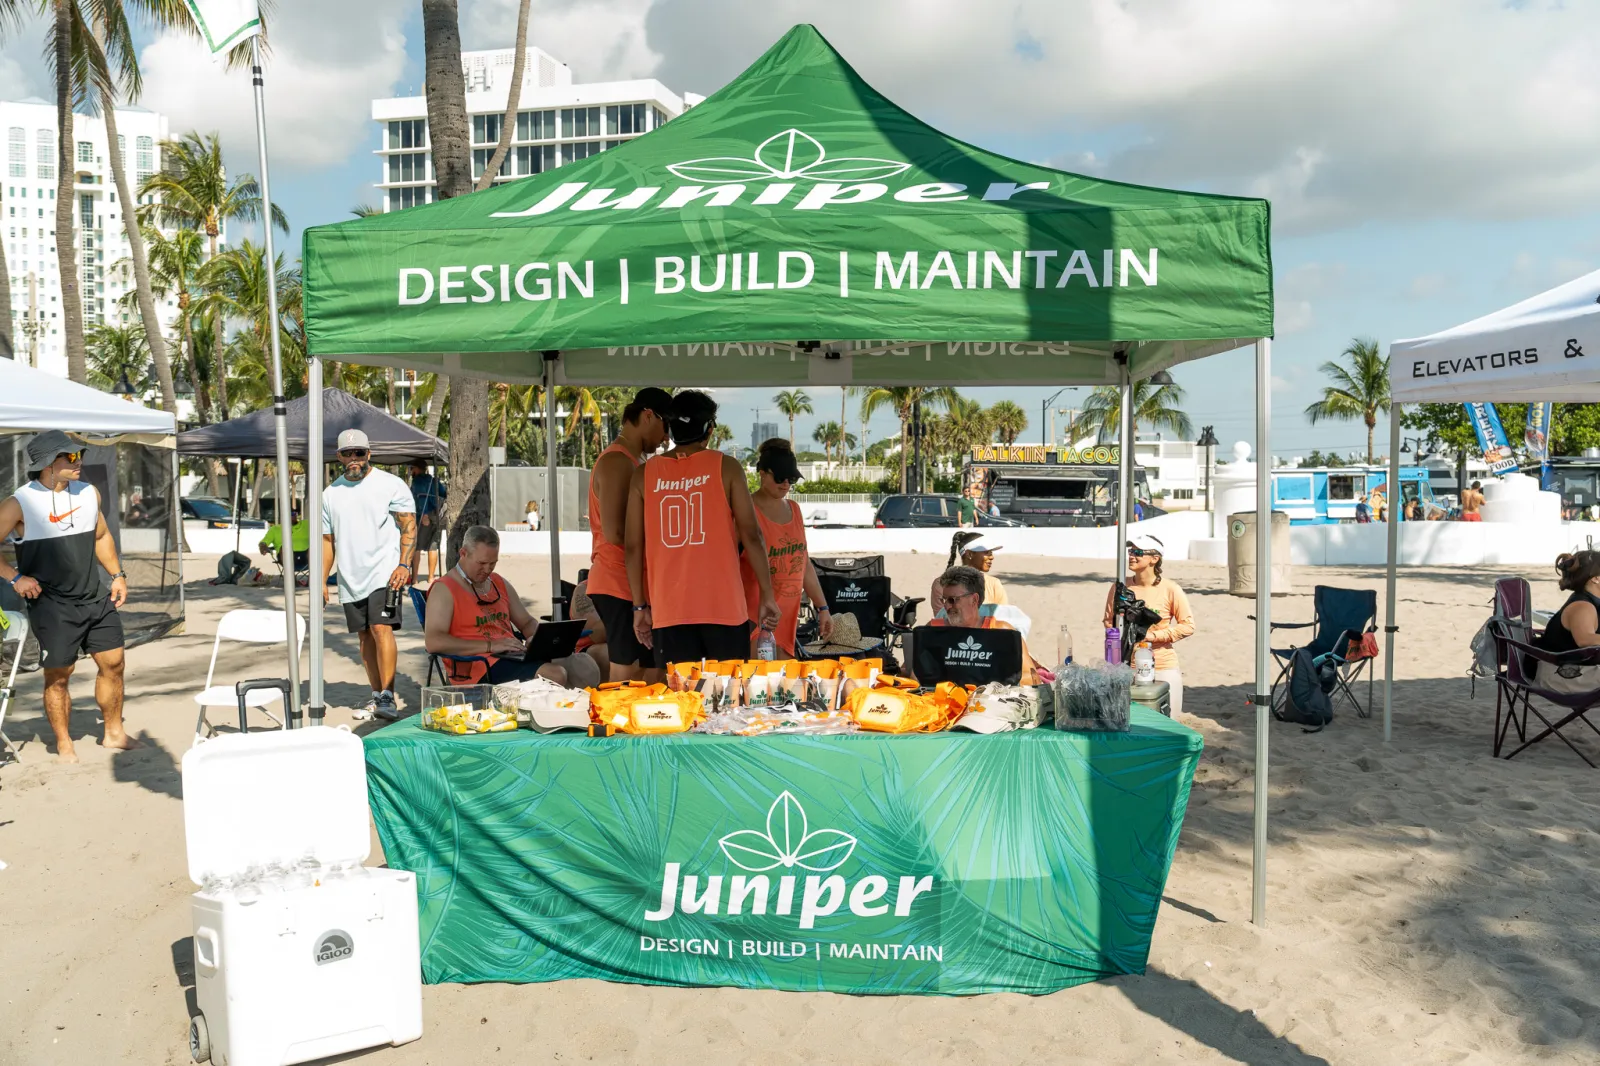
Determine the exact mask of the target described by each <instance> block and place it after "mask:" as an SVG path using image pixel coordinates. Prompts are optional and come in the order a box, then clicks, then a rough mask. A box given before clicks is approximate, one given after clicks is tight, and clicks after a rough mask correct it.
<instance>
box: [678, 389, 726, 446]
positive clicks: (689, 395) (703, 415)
mask: <svg viewBox="0 0 1600 1066" xmlns="http://www.w3.org/2000/svg"><path fill="white" fill-rule="evenodd" d="M716 421H717V401H715V400H713V399H712V398H711V397H709V396H707V395H706V394H705V393H703V392H699V391H697V390H694V389H690V390H688V391H687V392H680V393H678V394H677V395H676V396H674V397H673V398H672V406H671V407H670V408H668V412H667V431H668V432H669V433H671V434H672V440H673V442H674V443H676V444H699V443H700V442H701V441H703V440H705V439H706V438H707V437H709V436H711V427H712V426H713V425H715V424H716Z"/></svg>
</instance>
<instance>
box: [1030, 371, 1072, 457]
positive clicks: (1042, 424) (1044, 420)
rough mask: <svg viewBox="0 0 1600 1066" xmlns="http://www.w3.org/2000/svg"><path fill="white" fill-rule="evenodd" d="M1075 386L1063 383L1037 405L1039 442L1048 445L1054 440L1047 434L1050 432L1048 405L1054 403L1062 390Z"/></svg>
mask: <svg viewBox="0 0 1600 1066" xmlns="http://www.w3.org/2000/svg"><path fill="white" fill-rule="evenodd" d="M1075 388H1077V386H1076V385H1065V386H1063V387H1061V388H1059V389H1057V390H1056V391H1055V392H1053V393H1051V394H1050V398H1049V399H1048V400H1046V401H1045V402H1044V403H1042V404H1040V405H1039V443H1040V444H1043V445H1046V446H1048V445H1051V444H1054V443H1055V441H1052V440H1050V439H1049V436H1048V435H1049V433H1050V405H1051V404H1053V403H1055V402H1056V397H1058V396H1060V395H1061V394H1062V393H1063V392H1066V391H1068V390H1069V389H1075Z"/></svg>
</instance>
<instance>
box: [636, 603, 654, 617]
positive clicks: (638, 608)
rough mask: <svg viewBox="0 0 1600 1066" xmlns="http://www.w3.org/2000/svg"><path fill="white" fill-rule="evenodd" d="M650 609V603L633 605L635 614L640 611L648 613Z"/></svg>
mask: <svg viewBox="0 0 1600 1066" xmlns="http://www.w3.org/2000/svg"><path fill="white" fill-rule="evenodd" d="M649 609H650V605H649V604H648V603H636V604H634V605H633V613H634V614H638V613H639V612H640V611H648V610H649Z"/></svg>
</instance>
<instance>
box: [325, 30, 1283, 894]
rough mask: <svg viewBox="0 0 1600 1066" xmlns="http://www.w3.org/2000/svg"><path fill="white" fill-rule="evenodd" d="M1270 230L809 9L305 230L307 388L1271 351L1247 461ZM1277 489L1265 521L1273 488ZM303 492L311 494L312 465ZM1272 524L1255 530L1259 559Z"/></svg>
mask: <svg viewBox="0 0 1600 1066" xmlns="http://www.w3.org/2000/svg"><path fill="white" fill-rule="evenodd" d="M564 136H566V134H564ZM596 147H597V148H598V147H599V145H598V144H597V145H596ZM514 157H515V153H513V158H514ZM1269 226H1270V221H1269V208H1268V204H1267V203H1266V201H1264V200H1258V199H1245V198H1239V197H1230V196H1214V195H1202V194H1197V193H1187V192H1173V191H1168V190H1164V189H1154V188H1147V187H1143V186H1137V185H1128V184H1123V183H1119V182H1111V181H1102V180H1098V179H1094V178H1088V177H1083V176H1081V175H1076V174H1070V173H1065V172H1063V171H1059V170H1053V169H1050V168H1048V167H1043V166H1038V165H1035V164H1030V163H1023V162H1019V161H1017V160H1014V159H1008V158H1006V157H1004V156H1000V155H996V154H994V153H992V152H987V151H984V150H983V149H981V148H977V147H975V146H973V145H970V144H967V143H965V142H963V141H960V140H957V139H955V138H953V137H949V136H947V135H945V134H943V133H941V132H939V131H938V130H936V129H934V128H932V127H930V126H928V125H927V124H926V123H923V122H921V121H919V120H918V119H916V118H914V117H913V116H911V115H910V114H908V113H907V112H906V111H904V110H902V109H901V108H900V107H898V106H896V105H895V104H894V103H892V102H891V101H889V100H888V99H886V98H885V97H884V96H883V95H882V94H880V93H878V92H877V91H876V90H874V89H873V88H872V87H871V86H869V85H868V84H867V83H866V82H865V81H863V80H862V78H861V77H860V76H859V75H858V74H857V73H856V72H855V71H854V70H853V69H852V68H851V67H850V66H849V64H847V63H846V62H845V61H844V59H843V58H842V57H841V56H840V55H839V54H838V53H837V52H835V51H834V49H833V48H832V47H831V46H830V45H829V44H828V43H827V41H825V40H824V39H823V38H822V36H821V35H820V34H819V33H818V32H817V31H816V30H815V29H814V28H813V27H811V26H797V27H795V28H794V29H792V30H791V31H790V32H789V33H787V34H786V35H785V36H784V37H783V38H782V39H781V40H780V41H778V42H777V43H776V44H775V45H773V47H772V48H771V49H769V50H768V51H767V52H766V54H764V55H763V56H761V57H760V58H759V59H758V60H756V62H755V63H754V64H753V65H751V66H750V67H749V69H747V70H746V71H744V73H742V74H741V75H739V76H738V77H737V78H735V79H734V80H733V81H732V82H730V83H729V84H728V85H727V86H726V87H724V88H723V89H722V90H720V91H719V92H717V93H716V94H715V95H713V96H711V97H710V98H708V99H707V100H706V101H705V102H704V103H702V104H700V105H699V106H697V107H695V108H693V109H692V110H690V111H688V112H686V113H685V114H684V115H682V116H681V117H679V118H676V119H674V120H672V121H671V122H669V123H667V124H665V125H663V126H661V127H660V128H659V129H657V130H655V131H653V132H651V133H649V134H647V135H646V136H644V137H641V138H639V139H637V140H633V141H629V142H625V143H623V144H621V145H619V146H617V147H614V148H610V149H608V150H605V151H602V152H599V153H598V154H596V155H593V156H590V157H589V158H587V159H584V160H581V161H578V162H574V163H571V164H568V165H566V166H563V167H560V168H559V169H557V170H553V171H549V172H546V173H541V174H536V175H533V176H530V177H528V178H526V179H525V180H518V181H512V182H508V183H505V184H501V185H497V186H495V187H493V188H490V189H488V190H485V191H484V192H481V193H475V194H473V195H470V196H465V197H459V198H456V199H452V200H446V201H442V202H438V203H434V204H429V205H426V206H420V207H415V208H411V209H408V210H404V211H399V212H394V213H390V214H385V215H376V216H372V217H369V218H365V219H356V220H352V221H348V222H342V223H339V224H337V225H330V226H321V227H316V228H313V229H310V230H307V231H306V234H305V247H304V271H305V272H304V301H305V320H306V335H307V343H308V347H309V350H310V353H311V354H312V355H313V356H315V357H317V358H315V359H313V360H312V366H311V372H312V374H313V384H312V387H311V390H310V391H311V394H312V396H313V397H315V396H319V395H320V388H319V387H318V379H319V378H320V373H321V369H320V361H321V359H337V360H345V361H354V362H362V363H368V364H375V365H384V366H394V367H405V368H411V369H416V370H421V371H433V372H439V373H444V374H450V375H464V376H468V377H478V378H485V379H489V380H493V381H507V382H517V381H520V382H533V381H542V382H544V383H545V384H546V385H547V386H550V385H562V384H589V385H597V384H615V385H639V384H645V383H649V384H660V385H676V386H716V387H719V388H724V387H739V386H768V387H770V386H794V385H822V386H840V385H868V384H871V385H980V384H981V385H997V384H1005V385H1018V386H1022V385H1119V386H1121V387H1122V388H1123V389H1124V396H1126V395H1127V392H1126V390H1127V388H1128V386H1129V384H1130V382H1132V381H1133V380H1137V379H1139V378H1144V377H1149V376H1151V375H1153V374H1155V373H1157V372H1159V371H1161V370H1164V369H1166V368H1168V367H1171V366H1174V365H1176V364H1178V363H1182V362H1186V361H1189V360H1193V359H1199V358H1202V357H1204V356H1207V355H1213V354H1216V353H1219V352H1223V351H1228V350H1231V349H1234V348H1238V347H1241V346H1243V345H1245V344H1249V343H1252V342H1254V343H1255V344H1256V346H1257V420H1258V429H1257V451H1258V453H1259V454H1261V455H1268V454H1270V451H1269V449H1268V439H1267V428H1268V421H1267V420H1268V410H1269V406H1268V392H1267V382H1268V380H1269V377H1268V363H1269V359H1270V355H1269V343H1270V342H1269V341H1268V339H1267V338H1269V337H1270V336H1271V334H1272V322H1273V293H1272V262H1271V248H1270V232H1269ZM553 393H554V389H552V388H547V389H546V397H547V401H548V402H549V404H550V412H549V415H548V416H547V418H546V428H547V432H548V433H549V434H551V436H552V439H553V436H554V432H555V425H554V422H555V420H554V417H553V413H554V397H553ZM1127 409H1128V405H1127V404H1126V403H1125V404H1124V405H1123V412H1124V414H1123V421H1122V438H1123V448H1122V476H1121V479H1120V481H1121V486H1122V499H1121V503H1122V506H1121V509H1120V514H1119V542H1120V540H1122V539H1125V525H1126V521H1127V513H1128V511H1129V510H1130V506H1129V503H1128V495H1129V492H1130V488H1131V483H1132V477H1131V473H1132V469H1131V468H1132V454H1133V448H1132V446H1131V444H1132V426H1131V424H1130V422H1129V419H1128V415H1127ZM311 439H312V440H313V441H314V442H315V441H320V440H321V434H320V433H318V432H313V433H312V434H311ZM550 452H551V454H552V455H553V454H554V449H553V448H551V449H550ZM314 458H315V457H314ZM313 465H319V464H316V463H313ZM551 484H552V486H553V485H554V484H555V482H554V479H553V478H552V480H551ZM1260 489H1261V491H1260V492H1259V493H1258V505H1259V507H1260V510H1261V512H1262V513H1263V514H1265V513H1266V512H1267V510H1268V508H1269V501H1268V499H1267V495H1266V490H1267V479H1265V478H1263V479H1261V485H1260ZM310 505H311V507H312V508H313V509H314V510H315V509H319V508H320V486H319V485H318V484H317V482H316V479H313V481H312V500H311V501H310ZM1269 530H1270V525H1269V523H1267V522H1266V521H1264V520H1263V521H1262V522H1261V523H1259V525H1258V539H1259V544H1258V551H1259V552H1260V553H1261V557H1262V559H1263V560H1265V559H1266V558H1267V552H1268V550H1269V545H1268V541H1267V533H1268V532H1269ZM558 536H559V531H557V530H552V531H551V538H552V543H551V563H552V571H553V572H552V581H553V584H552V587H553V588H559V587H560V585H559V567H560V552H559V540H558V539H557V538H558ZM319 550H320V544H318V543H315V542H314V543H313V551H319ZM313 565H314V567H315V563H314V564H313ZM1260 572H1261V573H1262V574H1266V573H1267V572H1268V571H1267V569H1266V568H1265V565H1264V564H1263V565H1262V567H1261V569H1260ZM1261 584H1262V586H1263V587H1262V588H1260V589H1258V594H1257V599H1258V603H1257V616H1258V623H1257V634H1256V636H1257V641H1256V643H1257V654H1256V658H1257V663H1256V691H1257V692H1258V693H1259V694H1261V695H1260V696H1259V701H1258V702H1259V706H1258V721H1259V722H1260V724H1261V725H1260V738H1259V744H1258V758H1259V759H1260V769H1261V771H1262V773H1261V774H1260V775H1259V777H1258V793H1257V808H1258V825H1257V864H1256V865H1257V870H1258V877H1257V885H1256V899H1257V918H1258V919H1259V918H1260V917H1262V913H1261V908H1262V905H1263V901H1264V895H1263V891H1264V884H1265V882H1264V879H1263V877H1262V875H1261V871H1262V869H1263V862H1262V860H1263V858H1264V852H1263V851H1262V850H1261V849H1262V848H1264V844H1265V835H1264V826H1265V823H1264V820H1262V819H1264V813H1265V804H1264V792H1263V790H1264V787H1265V772H1264V771H1265V755H1266V748H1265V737H1266V725H1265V723H1266V718H1265V713H1266V702H1267V701H1266V696H1265V693H1266V692H1267V664H1268V662H1269V657H1268V654H1267V650H1266V635H1267V620H1268V613H1269V606H1270V601H1269V600H1268V599H1267V596H1268V594H1269V591H1270V590H1269V589H1267V588H1266V587H1265V586H1266V582H1265V581H1263V582H1261ZM312 601H313V602H312V611H313V616H314V617H313V623H312V627H311V629H312V641H313V646H312V689H311V711H312V714H313V715H316V714H318V713H319V712H320V708H321V703H322V696H321V648H320V643H319V642H320V634H321V625H320V624H319V622H318V621H317V618H316V616H317V615H318V614H319V613H320V605H319V604H318V603H317V598H316V597H312Z"/></svg>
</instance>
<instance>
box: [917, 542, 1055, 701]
mask: <svg viewBox="0 0 1600 1066" xmlns="http://www.w3.org/2000/svg"><path fill="white" fill-rule="evenodd" d="M933 606H934V607H935V608H936V609H938V610H939V612H940V613H939V614H938V615H937V616H935V617H934V619H933V621H931V622H929V623H928V624H929V625H930V626H957V627H960V628H963V629H1015V628H1016V627H1015V626H1013V625H1011V624H1010V623H1009V622H1002V621H1000V619H998V618H995V617H994V616H993V615H986V614H984V613H983V574H981V573H979V572H978V571H977V570H975V569H973V568H972V567H970V566H952V567H950V568H949V569H948V570H946V571H945V572H944V573H942V574H940V575H939V577H938V578H937V579H936V580H935V581H934V583H933ZM1038 683H1039V682H1038V675H1037V673H1036V672H1035V670H1034V662H1033V656H1032V655H1029V654H1028V642H1027V641H1026V640H1024V641H1023V642H1022V684H1024V685H1036V684H1038Z"/></svg>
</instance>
